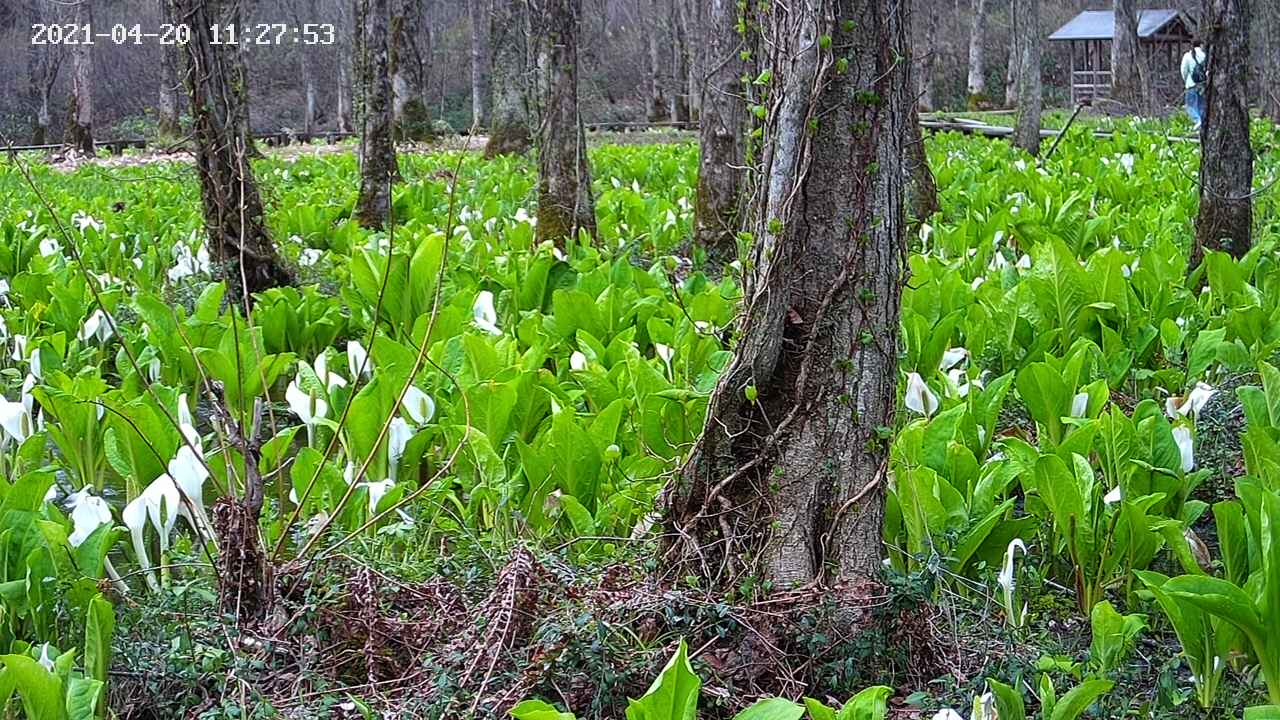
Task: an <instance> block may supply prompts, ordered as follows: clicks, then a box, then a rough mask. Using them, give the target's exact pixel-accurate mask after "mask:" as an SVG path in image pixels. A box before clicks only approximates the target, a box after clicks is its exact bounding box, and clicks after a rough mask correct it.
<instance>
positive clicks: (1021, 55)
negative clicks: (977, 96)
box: [1013, 0, 1044, 155]
mask: <svg viewBox="0 0 1280 720" xmlns="http://www.w3.org/2000/svg"><path fill="white" fill-rule="evenodd" d="M1013 36H1014V43H1016V45H1017V55H1018V68H1017V71H1018V74H1017V77H1018V79H1017V85H1018V106H1017V120H1016V121H1015V123H1014V128H1013V144H1014V145H1016V146H1018V147H1020V148H1022V149H1023V150H1026V151H1027V152H1028V153H1030V154H1032V155H1038V154H1039V153H1040V111H1041V110H1042V109H1043V106H1044V98H1043V95H1044V89H1043V85H1042V82H1041V78H1040V43H1041V42H1042V39H1041V37H1040V0H1013Z"/></svg>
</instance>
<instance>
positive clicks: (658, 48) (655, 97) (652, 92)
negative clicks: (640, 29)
mask: <svg viewBox="0 0 1280 720" xmlns="http://www.w3.org/2000/svg"><path fill="white" fill-rule="evenodd" d="M660 2H661V0H648V2H647V4H646V7H645V19H646V21H647V23H646V28H645V32H646V33H648V40H649V111H648V118H649V122H652V123H657V122H666V121H667V120H670V119H671V111H670V109H668V108H667V97H666V94H665V93H664V92H663V89H662V43H661V42H660V41H661V37H660V35H661V33H662V25H663V23H661V22H660V21H659V20H658V18H659V17H660V14H659V13H661V8H660V7H659V3H660Z"/></svg>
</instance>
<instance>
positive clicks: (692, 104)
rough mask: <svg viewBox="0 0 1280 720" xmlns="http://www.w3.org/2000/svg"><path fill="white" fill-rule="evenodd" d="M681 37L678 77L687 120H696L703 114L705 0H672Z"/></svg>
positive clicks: (693, 121) (691, 121)
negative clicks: (681, 59) (681, 67)
mask: <svg viewBox="0 0 1280 720" xmlns="http://www.w3.org/2000/svg"><path fill="white" fill-rule="evenodd" d="M674 2H675V6H676V16H677V23H678V24H679V27H680V32H681V36H680V41H681V44H682V48H683V52H684V56H683V57H684V75H683V76H682V77H681V78H680V81H681V87H682V88H683V90H682V92H683V94H684V100H685V102H686V104H687V105H688V112H687V116H686V120H687V121H688V122H689V123H695V122H697V121H698V118H699V117H701V115H702V107H701V105H700V103H701V102H702V85H703V80H702V76H703V74H704V73H705V72H706V64H705V58H706V48H705V47H704V39H705V35H704V33H705V32H706V25H705V23H704V21H703V17H704V15H705V13H706V3H705V0H674Z"/></svg>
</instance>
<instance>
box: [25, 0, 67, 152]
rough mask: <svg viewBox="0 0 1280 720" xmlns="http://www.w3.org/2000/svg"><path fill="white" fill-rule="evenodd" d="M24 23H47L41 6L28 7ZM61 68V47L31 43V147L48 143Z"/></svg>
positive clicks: (28, 82) (28, 70) (37, 4)
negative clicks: (51, 101)
mask: <svg viewBox="0 0 1280 720" xmlns="http://www.w3.org/2000/svg"><path fill="white" fill-rule="evenodd" d="M27 22H28V24H29V25H30V26H32V27H34V26H36V25H37V24H40V23H42V22H46V20H45V18H44V14H43V13H42V12H41V4H40V3H36V2H32V3H29V4H28V5H27ZM61 65H62V45H54V44H49V43H34V44H32V45H31V46H30V50H29V51H28V55H27V93H28V94H29V96H30V102H31V106H32V107H33V108H35V116H34V117H33V118H32V120H31V143H32V144H33V145H44V144H45V143H47V142H49V126H50V124H51V123H52V122H53V119H52V115H51V113H50V110H49V102H50V98H51V97H52V96H53V86H54V83H56V82H57V81H58V69H59V67H61Z"/></svg>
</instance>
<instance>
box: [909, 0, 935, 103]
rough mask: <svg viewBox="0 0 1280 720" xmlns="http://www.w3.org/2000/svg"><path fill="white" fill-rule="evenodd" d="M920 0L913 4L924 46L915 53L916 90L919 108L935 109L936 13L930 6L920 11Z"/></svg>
mask: <svg viewBox="0 0 1280 720" xmlns="http://www.w3.org/2000/svg"><path fill="white" fill-rule="evenodd" d="M924 4H926V3H921V2H920V0H916V2H915V4H914V5H913V10H914V14H915V17H916V18H918V19H919V20H920V21H921V22H923V23H924V47H923V48H921V52H919V53H915V56H916V62H917V65H918V67H919V68H920V70H919V71H918V72H917V74H916V77H917V78H918V81H917V83H916V85H917V86H918V89H917V92H918V93H919V109H921V110H935V109H936V108H935V107H934V104H933V70H934V67H936V66H937V64H938V13H936V12H934V11H933V9H932V8H929V7H925V8H924V12H920V7H921V5H924Z"/></svg>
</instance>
